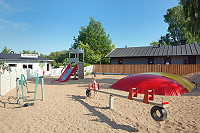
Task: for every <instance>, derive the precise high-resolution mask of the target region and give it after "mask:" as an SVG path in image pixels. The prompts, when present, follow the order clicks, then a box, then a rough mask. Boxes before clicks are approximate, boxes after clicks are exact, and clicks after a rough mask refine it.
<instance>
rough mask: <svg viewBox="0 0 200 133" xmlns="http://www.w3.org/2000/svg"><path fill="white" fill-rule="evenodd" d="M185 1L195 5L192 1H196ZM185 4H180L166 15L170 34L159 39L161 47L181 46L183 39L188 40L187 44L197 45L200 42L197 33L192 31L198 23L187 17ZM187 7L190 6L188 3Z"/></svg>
mask: <svg viewBox="0 0 200 133" xmlns="http://www.w3.org/2000/svg"><path fill="white" fill-rule="evenodd" d="M185 1H187V2H189V3H193V2H192V1H195V0H185ZM196 1H197V0H196ZM199 1H200V0H199ZM187 2H186V3H187ZM183 3H184V2H180V3H179V5H177V6H176V7H172V8H170V9H168V10H167V12H166V14H165V15H164V21H165V22H166V23H168V24H169V26H168V29H167V31H168V33H166V35H164V36H161V37H160V39H159V43H160V44H161V45H174V44H179V43H180V40H181V39H187V43H196V42H199V41H200V36H197V33H196V32H195V33H194V31H193V29H191V28H192V27H196V22H194V20H192V19H191V17H190V16H189V15H187V14H188V13H186V6H184V5H183ZM186 5H188V3H187V4H186ZM199 11H200V10H199ZM198 22H200V21H198ZM198 24H199V23H198Z"/></svg>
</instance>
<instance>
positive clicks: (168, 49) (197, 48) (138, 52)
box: [106, 44, 200, 57]
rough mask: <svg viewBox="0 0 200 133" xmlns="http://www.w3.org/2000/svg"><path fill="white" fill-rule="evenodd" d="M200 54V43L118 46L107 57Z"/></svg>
mask: <svg viewBox="0 0 200 133" xmlns="http://www.w3.org/2000/svg"><path fill="white" fill-rule="evenodd" d="M177 55H200V44H185V45H161V46H160V47H159V46H146V47H127V48H116V49H114V50H113V51H112V52H110V53H109V54H108V55H106V57H144V56H177Z"/></svg>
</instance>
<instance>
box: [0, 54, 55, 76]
mask: <svg viewBox="0 0 200 133" xmlns="http://www.w3.org/2000/svg"><path fill="white" fill-rule="evenodd" d="M0 61H6V62H7V64H8V65H9V66H10V68H11V70H12V71H17V70H22V69H29V70H30V71H28V72H29V74H28V75H29V76H30V77H36V75H37V73H38V75H39V76H41V75H43V71H44V72H45V75H50V74H51V62H52V61H53V60H51V59H48V58H44V57H41V56H38V55H37V54H4V53H0ZM0 70H1V68H0ZM1 71H2V70H1ZM30 77H29V78H30Z"/></svg>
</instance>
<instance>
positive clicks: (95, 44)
mask: <svg viewBox="0 0 200 133" xmlns="http://www.w3.org/2000/svg"><path fill="white" fill-rule="evenodd" d="M74 41H75V42H74V44H73V45H72V48H76V47H80V48H84V49H85V53H84V56H85V62H87V63H91V64H97V63H100V64H101V63H109V59H107V58H105V56H106V55H107V54H108V53H109V52H111V50H112V49H113V48H114V47H115V45H112V41H111V39H110V35H109V34H108V35H107V34H106V31H105V28H104V27H103V26H102V24H101V22H100V21H96V20H95V19H94V18H93V17H90V22H89V24H88V26H86V27H84V26H83V27H81V29H80V31H79V35H78V37H77V38H75V37H74Z"/></svg>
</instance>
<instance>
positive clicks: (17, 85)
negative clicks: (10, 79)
mask: <svg viewBox="0 0 200 133" xmlns="http://www.w3.org/2000/svg"><path fill="white" fill-rule="evenodd" d="M16 88H17V104H19V78H16Z"/></svg>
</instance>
